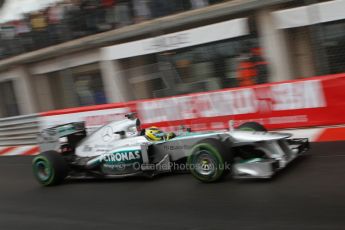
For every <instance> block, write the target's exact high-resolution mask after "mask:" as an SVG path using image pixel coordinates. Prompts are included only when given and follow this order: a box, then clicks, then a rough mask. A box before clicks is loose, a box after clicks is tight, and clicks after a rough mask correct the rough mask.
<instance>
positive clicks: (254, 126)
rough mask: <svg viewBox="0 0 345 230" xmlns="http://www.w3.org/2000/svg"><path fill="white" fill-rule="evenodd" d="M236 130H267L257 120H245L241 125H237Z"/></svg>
mask: <svg viewBox="0 0 345 230" xmlns="http://www.w3.org/2000/svg"><path fill="white" fill-rule="evenodd" d="M237 129H238V130H241V131H262V132H267V129H266V128H265V126H263V125H261V124H260V123H257V122H246V123H243V124H242V125H240V126H238V128H237Z"/></svg>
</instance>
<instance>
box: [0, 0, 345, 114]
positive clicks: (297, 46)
mask: <svg viewBox="0 0 345 230" xmlns="http://www.w3.org/2000/svg"><path fill="white" fill-rule="evenodd" d="M0 2H1V3H0V4H1V6H2V7H1V9H0V117H8V116H16V115H23V114H32V113H37V112H42V111H48V110H54V109H63V108H70V107H79V106H85V105H96V104H104V103H112V102H123V101H130V100H135V99H147V98H160V97H166V96H175V95H181V94H188V93H194V92H205V91H210V90H217V89H224V88H232V87H239V86H251V85H256V84H262V83H266V82H277V81H284V80H293V79H299V78H308V77H312V76H323V75H329V74H336V73H344V72H345V65H344V62H345V1H344V0H333V1H317V0H233V1H222V0H65V1H53V0H50V1H43V0H42V1H39V0H20V1H19V0H7V1H6V0H5V1H4V0H2V1H0Z"/></svg>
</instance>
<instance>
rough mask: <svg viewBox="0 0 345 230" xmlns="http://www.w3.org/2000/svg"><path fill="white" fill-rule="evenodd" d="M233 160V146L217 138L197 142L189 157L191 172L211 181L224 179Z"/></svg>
mask: <svg viewBox="0 0 345 230" xmlns="http://www.w3.org/2000/svg"><path fill="white" fill-rule="evenodd" d="M232 161H233V155H232V152H231V148H230V147H229V146H226V145H225V144H224V143H222V142H221V141H219V140H217V139H213V138H208V139H205V140H201V141H199V142H198V143H196V144H195V146H194V147H193V148H192V150H191V153H190V155H189V157H188V159H187V165H188V167H189V171H190V172H191V174H192V175H193V176H194V177H195V178H196V179H198V180H199V181H201V182H205V183H211V182H216V181H219V180H221V179H223V178H224V177H225V176H226V175H227V174H228V173H229V172H230V171H231V168H230V167H231V164H232Z"/></svg>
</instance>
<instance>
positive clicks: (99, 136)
mask: <svg viewBox="0 0 345 230" xmlns="http://www.w3.org/2000/svg"><path fill="white" fill-rule="evenodd" d="M290 137H291V135H290V134H282V133H275V132H267V131H266V129H265V128H264V127H263V126H262V125H260V124H258V123H255V122H248V123H244V124H243V125H241V126H240V127H238V128H237V129H235V130H230V131H223V132H191V131H190V130H183V131H181V132H180V133H178V134H177V135H176V134H174V133H164V132H162V131H160V130H159V129H158V128H149V129H146V130H141V129H140V120H139V119H138V118H137V117H136V116H135V114H128V115H126V119H124V120H122V121H115V122H112V123H109V124H107V125H105V126H102V127H101V128H99V129H97V130H96V131H94V132H92V133H91V134H90V135H87V131H86V129H85V125H84V123H83V122H78V123H69V124H64V125H60V126H55V127H52V128H48V129H44V130H43V131H42V132H41V133H40V135H39V143H40V149H41V153H40V154H39V155H37V156H36V157H35V158H34V159H33V163H32V166H33V171H34V175H35V177H36V178H37V180H38V181H39V182H40V183H41V184H42V185H44V186H50V185H55V184H59V183H61V182H62V181H64V180H65V179H66V178H117V177H131V176H147V177H153V176H155V175H157V174H160V173H167V172H181V171H182V172H186V171H187V172H190V173H191V174H192V175H193V176H194V177H195V178H196V179H198V180H200V181H202V182H215V181H219V180H221V179H222V178H224V177H225V176H226V175H227V174H228V173H230V174H231V176H232V177H234V178H270V177H272V176H273V175H274V174H275V173H276V172H277V171H279V170H280V169H282V168H284V167H286V165H287V164H288V163H290V162H291V161H293V160H294V159H295V158H296V157H298V156H299V155H301V154H302V153H304V152H306V151H307V150H308V149H309V142H308V139H291V138H290Z"/></svg>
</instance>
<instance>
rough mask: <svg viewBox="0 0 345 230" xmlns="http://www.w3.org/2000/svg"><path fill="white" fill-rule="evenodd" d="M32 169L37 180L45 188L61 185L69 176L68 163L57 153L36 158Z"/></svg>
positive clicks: (42, 154) (43, 154) (47, 153)
mask: <svg viewBox="0 0 345 230" xmlns="http://www.w3.org/2000/svg"><path fill="white" fill-rule="evenodd" d="M32 168H33V172H34V175H35V177H36V179H37V180H38V182H40V183H41V184H42V185H44V186H51V185H57V184H60V183H61V182H62V181H63V180H64V179H65V178H66V176H67V175H68V165H67V162H66V161H65V160H64V158H63V157H62V156H61V155H60V154H59V153H58V152H55V151H47V152H43V153H41V154H39V155H38V156H36V157H35V158H34V159H33V161H32Z"/></svg>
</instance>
